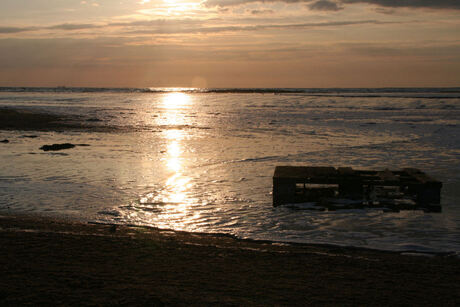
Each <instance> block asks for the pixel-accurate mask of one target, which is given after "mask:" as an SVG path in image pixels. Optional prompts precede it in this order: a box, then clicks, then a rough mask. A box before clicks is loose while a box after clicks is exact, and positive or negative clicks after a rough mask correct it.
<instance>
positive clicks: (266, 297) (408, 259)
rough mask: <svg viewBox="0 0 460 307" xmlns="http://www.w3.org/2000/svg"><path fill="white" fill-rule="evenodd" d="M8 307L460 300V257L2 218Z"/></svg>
mask: <svg viewBox="0 0 460 307" xmlns="http://www.w3.org/2000/svg"><path fill="white" fill-rule="evenodd" d="M0 244H1V246H2V248H1V252H0V263H1V268H2V269H1V278H0V305H2V306H8V305H11V306H13V305H14V306H16V305H26V304H30V305H37V304H40V305H130V306H132V305H143V306H144V305H203V304H204V305H210V304H222V305H307V304H309V305H341V306H342V305H413V306H418V305H427V306H428V305H430V306H455V305H458V304H460V259H458V258H455V257H448V256H434V257H421V256H408V255H400V254H398V253H390V252H380V251H374V250H365V249H353V248H340V247H329V246H317V245H282V244H277V243H271V242H260V241H247V240H237V239H234V238H232V237H229V236H221V235H207V234H190V233H184V232H173V231H166V230H158V229H151V228H142V227H128V226H118V227H116V229H115V228H114V227H113V226H110V225H96V224H86V223H80V222H73V221H63V220H56V219H51V218H37V217H25V216H11V215H4V216H0Z"/></svg>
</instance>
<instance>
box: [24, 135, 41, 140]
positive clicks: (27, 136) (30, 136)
mask: <svg viewBox="0 0 460 307" xmlns="http://www.w3.org/2000/svg"><path fill="white" fill-rule="evenodd" d="M22 137H23V138H29V139H35V138H38V135H23V136H22Z"/></svg>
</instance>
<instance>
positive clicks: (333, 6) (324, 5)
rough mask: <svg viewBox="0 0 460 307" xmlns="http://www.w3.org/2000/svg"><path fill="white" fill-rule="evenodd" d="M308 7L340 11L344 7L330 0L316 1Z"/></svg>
mask: <svg viewBox="0 0 460 307" xmlns="http://www.w3.org/2000/svg"><path fill="white" fill-rule="evenodd" d="M308 8H309V9H310V10H313V11H338V10H341V9H342V7H341V6H339V5H337V3H335V2H332V1H329V0H319V1H316V2H314V3H312V4H310V5H309V6H308Z"/></svg>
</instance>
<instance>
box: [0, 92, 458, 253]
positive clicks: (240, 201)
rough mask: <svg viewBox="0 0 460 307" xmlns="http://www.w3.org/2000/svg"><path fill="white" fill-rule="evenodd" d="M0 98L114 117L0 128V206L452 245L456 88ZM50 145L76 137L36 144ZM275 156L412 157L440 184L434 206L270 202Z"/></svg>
mask: <svg viewBox="0 0 460 307" xmlns="http://www.w3.org/2000/svg"><path fill="white" fill-rule="evenodd" d="M0 107H3V108H4V107H8V108H21V109H31V110H36V111H43V112H47V113H57V114H71V115H78V116H80V120H81V121H82V122H85V123H88V124H91V125H102V126H109V127H112V128H114V129H112V130H110V131H111V132H90V131H86V132H75V131H73V132H69V131H67V132H31V131H28V132H23V131H0V139H5V138H6V139H9V140H10V143H9V144H0V213H1V212H6V211H7V210H10V211H12V212H31V213H45V214H50V215H55V214H57V215H70V216H75V217H78V218H81V219H83V220H91V221H100V222H116V223H129V224H143V225H151V226H156V227H161V228H173V229H178V230H187V231H196V232H223V233H231V234H235V235H237V236H239V237H245V238H256V239H271V240H279V241H295V242H315V243H332V244H340V245H353V246H364V247H371V248H379V249H389V250H417V251H430V252H439V251H444V252H456V253H460V163H459V162H460V134H459V133H460V126H459V124H460V89H459V88H457V89H443V90H439V89H409V90H407V89H406V90H398V89H378V90H372V89H365V90H359V89H355V90H337V89H334V90H332V89H329V90H301V89H299V90H278V91H274V90H270V89H264V90H260V91H258V92H254V91H252V90H219V91H215V90H214V91H201V92H196V91H185V92H174V91H171V92H169V91H168V90H164V89H163V90H128V89H117V90H108V89H92V90H88V89H86V90H85V89H74V90H72V89H26V90H24V89H14V88H10V89H5V88H3V89H0ZM30 134H35V135H38V137H37V138H26V137H23V136H24V135H30ZM64 142H70V143H87V144H90V146H89V147H76V148H74V149H71V150H66V151H59V152H54V153H53V152H43V151H41V150H39V147H40V146H42V145H44V144H52V143H64ZM275 165H315V166H317V165H322V166H328V165H333V166H352V167H355V168H362V169H373V168H385V167H388V168H391V169H396V168H401V167H416V168H420V169H422V170H424V171H426V172H427V173H429V174H430V175H432V176H433V177H435V178H437V179H439V180H441V181H443V183H444V186H443V189H442V206H443V212H442V213H424V212H422V211H402V212H400V213H388V212H386V213H385V212H383V211H381V210H375V209H374V210H371V209H369V210H348V211H335V212H317V211H309V210H296V209H292V208H286V207H277V208H273V207H272V197H271V189H272V175H273V171H274V167H275Z"/></svg>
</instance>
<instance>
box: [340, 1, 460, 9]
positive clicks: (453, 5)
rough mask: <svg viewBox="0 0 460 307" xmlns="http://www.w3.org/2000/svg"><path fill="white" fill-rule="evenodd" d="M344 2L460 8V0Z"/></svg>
mask: <svg viewBox="0 0 460 307" xmlns="http://www.w3.org/2000/svg"><path fill="white" fill-rule="evenodd" d="M341 2H343V3H369V4H375V5H378V6H385V7H412V8H432V9H457V10H458V9H460V1H459V0H341Z"/></svg>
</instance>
